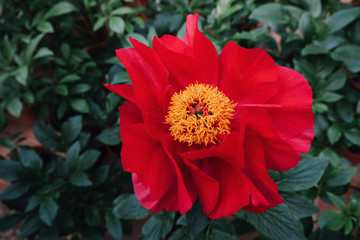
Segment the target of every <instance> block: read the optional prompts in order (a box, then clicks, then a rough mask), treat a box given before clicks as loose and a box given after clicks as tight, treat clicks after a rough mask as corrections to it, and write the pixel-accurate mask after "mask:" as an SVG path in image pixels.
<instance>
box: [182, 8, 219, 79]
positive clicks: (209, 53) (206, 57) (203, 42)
mask: <svg viewBox="0 0 360 240" xmlns="http://www.w3.org/2000/svg"><path fill="white" fill-rule="evenodd" d="M198 18H199V14H197V13H196V14H194V15H188V16H187V18H186V34H185V37H184V39H183V40H184V42H185V43H186V44H187V45H188V46H189V47H190V48H191V49H192V50H193V52H194V54H195V55H196V58H197V59H198V60H199V61H200V62H201V63H202V64H203V66H204V68H205V73H206V75H207V83H209V84H213V85H217V82H218V76H219V61H218V54H217V52H216V49H215V47H214V45H213V44H212V42H211V41H210V40H209V39H208V38H207V37H205V35H204V34H203V33H202V32H200V31H199V28H198Z"/></svg>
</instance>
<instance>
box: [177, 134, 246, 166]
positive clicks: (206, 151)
mask: <svg viewBox="0 0 360 240" xmlns="http://www.w3.org/2000/svg"><path fill="white" fill-rule="evenodd" d="M243 141H244V137H243V133H238V132H235V131H234V132H232V133H231V134H226V135H224V136H223V140H222V142H221V143H219V144H217V145H214V146H211V147H207V148H199V149H193V148H188V147H185V145H179V148H178V151H179V152H180V155H181V157H182V158H184V159H188V160H190V161H196V160H201V159H206V158H213V157H218V158H220V159H222V161H223V162H227V163H228V164H229V165H230V166H231V167H232V168H233V169H235V170H236V171H238V172H239V173H241V171H242V168H243V167H244V159H243V155H244V154H243V152H244V150H243V147H242V146H243ZM235 149H236V154H234V151H235Z"/></svg>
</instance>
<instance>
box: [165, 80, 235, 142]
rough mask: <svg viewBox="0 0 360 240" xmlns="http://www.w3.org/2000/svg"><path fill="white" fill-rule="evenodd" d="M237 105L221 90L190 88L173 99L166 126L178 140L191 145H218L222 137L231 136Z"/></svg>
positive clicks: (202, 87)
mask: <svg viewBox="0 0 360 240" xmlns="http://www.w3.org/2000/svg"><path fill="white" fill-rule="evenodd" d="M235 106H236V104H235V103H233V102H232V101H231V100H230V99H229V98H228V97H227V96H226V95H225V94H224V93H222V92H221V91H219V90H218V88H217V87H214V86H211V85H209V84H203V83H201V84H198V83H196V84H190V85H189V86H187V87H186V88H185V90H182V91H180V92H179V93H175V94H174V95H173V96H172V97H171V102H170V107H169V110H168V114H167V115H166V117H165V123H167V124H169V126H170V127H169V130H170V133H171V135H172V136H173V137H174V139H175V140H177V141H179V142H183V143H187V144H188V145H192V144H203V145H205V146H206V145H208V144H211V143H212V144H216V143H218V142H219V141H220V140H219V138H218V135H219V134H228V133H230V131H231V129H230V123H231V119H232V117H233V115H234V112H235V110H234V108H235Z"/></svg>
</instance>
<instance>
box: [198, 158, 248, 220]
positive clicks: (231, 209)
mask: <svg viewBox="0 0 360 240" xmlns="http://www.w3.org/2000/svg"><path fill="white" fill-rule="evenodd" d="M204 165H205V166H204V168H205V169H207V173H208V175H209V176H211V177H212V178H214V179H216V180H217V181H218V182H219V185H220V187H219V199H218V202H217V204H216V206H215V208H214V210H213V211H212V212H211V213H210V214H209V215H208V216H209V217H210V218H211V219H216V218H219V217H222V216H227V215H231V214H234V213H236V212H237V211H239V210H240V209H241V208H243V207H244V206H246V205H248V204H249V199H250V197H249V194H250V188H251V182H250V181H249V180H248V179H247V177H246V176H245V175H244V174H240V173H239V172H237V171H235V170H234V168H233V167H232V166H230V165H229V164H228V163H227V162H223V161H222V159H221V158H209V159H206V161H204Z"/></svg>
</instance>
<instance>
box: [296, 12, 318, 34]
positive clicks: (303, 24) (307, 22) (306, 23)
mask: <svg viewBox="0 0 360 240" xmlns="http://www.w3.org/2000/svg"><path fill="white" fill-rule="evenodd" d="M299 28H300V31H301V33H302V34H303V36H304V38H305V40H306V41H310V40H311V39H312V37H313V36H314V35H315V23H314V19H313V18H312V16H311V15H310V14H309V13H308V12H304V13H303V15H302V16H301V18H300V22H299Z"/></svg>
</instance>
